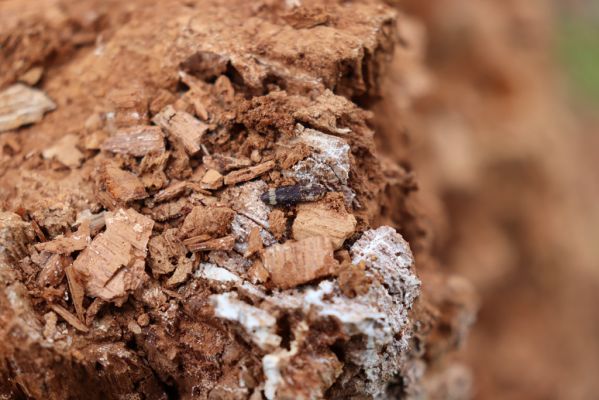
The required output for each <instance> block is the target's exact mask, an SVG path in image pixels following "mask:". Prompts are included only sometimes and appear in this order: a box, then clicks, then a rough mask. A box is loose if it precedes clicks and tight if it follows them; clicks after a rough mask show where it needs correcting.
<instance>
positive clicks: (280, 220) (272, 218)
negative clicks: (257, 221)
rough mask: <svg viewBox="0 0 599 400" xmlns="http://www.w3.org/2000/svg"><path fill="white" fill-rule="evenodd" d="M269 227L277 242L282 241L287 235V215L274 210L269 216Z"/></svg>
mask: <svg viewBox="0 0 599 400" xmlns="http://www.w3.org/2000/svg"><path fill="white" fill-rule="evenodd" d="M268 226H269V229H270V233H272V234H273V236H274V237H275V238H276V239H277V240H282V239H283V238H284V237H285V234H286V233H287V218H286V217H285V213H284V212H283V211H281V210H272V211H271V212H270V214H268Z"/></svg>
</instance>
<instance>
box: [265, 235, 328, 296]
mask: <svg viewBox="0 0 599 400" xmlns="http://www.w3.org/2000/svg"><path fill="white" fill-rule="evenodd" d="M338 264H339V263H338V262H337V260H335V258H334V257H333V245H332V244H331V241H330V240H329V239H328V238H325V237H322V236H314V237H309V238H306V239H302V240H299V241H297V242H286V243H284V244H275V245H273V246H271V247H269V248H267V249H266V251H265V253H264V267H265V268H266V270H267V271H268V272H269V273H270V277H271V280H272V282H273V283H274V284H275V285H276V286H277V287H280V288H282V289H289V288H292V287H295V286H298V285H301V284H304V283H307V282H310V281H313V280H314V279H317V278H321V277H324V276H327V275H332V274H333V273H334V272H335V271H336V268H337V266H338Z"/></svg>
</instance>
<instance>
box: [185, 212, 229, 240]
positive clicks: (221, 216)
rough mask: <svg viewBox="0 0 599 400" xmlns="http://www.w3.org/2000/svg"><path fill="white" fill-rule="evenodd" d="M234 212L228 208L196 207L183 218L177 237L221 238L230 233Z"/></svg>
mask: <svg viewBox="0 0 599 400" xmlns="http://www.w3.org/2000/svg"><path fill="white" fill-rule="evenodd" d="M234 216H235V211H233V210H231V209H230V208H228V207H217V206H215V207H212V206H211V207H204V206H197V207H194V208H193V210H191V212H190V213H189V215H188V216H187V217H185V221H184V222H183V225H182V226H181V228H180V230H179V237H181V238H189V237H192V236H199V235H210V236H211V237H222V236H225V235H227V234H228V233H229V232H230V231H231V222H232V221H233V217H234Z"/></svg>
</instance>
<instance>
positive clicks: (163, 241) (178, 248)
mask: <svg viewBox="0 0 599 400" xmlns="http://www.w3.org/2000/svg"><path fill="white" fill-rule="evenodd" d="M148 250H149V252H150V259H149V264H150V268H151V269H152V274H153V275H154V276H159V275H164V274H168V273H170V272H173V271H174V270H175V268H176V265H175V264H174V262H173V260H178V259H179V258H181V257H183V256H185V253H186V252H187V250H186V249H185V246H184V245H183V243H181V241H180V240H179V238H178V237H177V236H176V229H168V230H166V231H165V232H163V233H162V234H161V235H158V236H154V237H153V238H151V239H150V241H149V243H148Z"/></svg>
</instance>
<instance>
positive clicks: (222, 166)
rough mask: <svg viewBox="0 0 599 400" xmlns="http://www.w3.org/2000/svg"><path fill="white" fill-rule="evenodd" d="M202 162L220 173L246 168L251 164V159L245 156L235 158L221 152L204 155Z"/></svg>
mask: <svg viewBox="0 0 599 400" xmlns="http://www.w3.org/2000/svg"><path fill="white" fill-rule="evenodd" d="M202 162H203V163H204V165H205V166H206V167H208V168H211V169H215V170H217V171H218V172H220V173H221V174H225V173H227V172H230V171H233V170H236V169H240V168H247V167H249V166H251V165H252V161H251V160H249V159H247V158H236V157H230V156H225V155H223V154H212V155H210V156H204V157H203V158H202Z"/></svg>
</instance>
